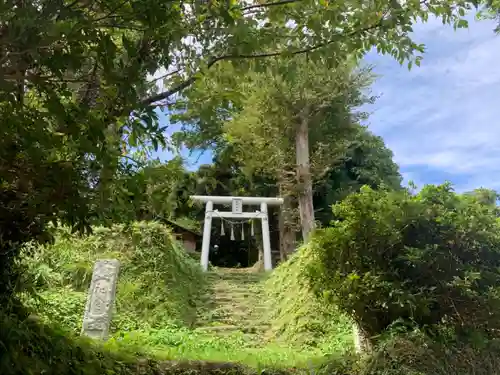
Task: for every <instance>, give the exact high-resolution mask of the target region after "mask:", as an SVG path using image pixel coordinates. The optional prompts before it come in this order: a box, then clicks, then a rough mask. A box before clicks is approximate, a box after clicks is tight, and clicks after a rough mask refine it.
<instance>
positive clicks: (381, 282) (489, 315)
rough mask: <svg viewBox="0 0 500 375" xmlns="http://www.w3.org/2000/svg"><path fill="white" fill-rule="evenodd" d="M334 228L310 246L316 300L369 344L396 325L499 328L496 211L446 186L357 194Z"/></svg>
mask: <svg viewBox="0 0 500 375" xmlns="http://www.w3.org/2000/svg"><path fill="white" fill-rule="evenodd" d="M333 212H334V214H335V215H336V217H337V218H338V220H337V221H336V222H335V223H333V224H332V227H330V228H326V229H323V230H319V231H318V232H317V233H316V235H315V236H314V238H313V239H312V241H311V244H310V246H311V257H310V260H309V266H308V271H307V273H308V278H309V281H310V282H311V285H312V287H313V288H314V290H315V291H316V292H317V293H319V294H321V295H323V296H324V297H325V298H326V299H327V300H328V301H330V302H333V304H334V305H336V306H339V307H340V308H341V309H342V310H343V311H344V312H346V313H348V314H352V315H353V316H354V318H355V319H356V321H357V322H358V323H359V324H360V326H361V328H362V329H363V330H364V331H365V333H367V334H368V335H370V336H374V335H377V334H380V333H381V332H383V331H384V330H385V329H386V328H387V327H388V326H389V325H391V324H392V325H394V324H395V323H396V322H398V321H399V322H402V323H404V324H405V325H409V326H418V327H422V328H425V329H428V330H430V331H436V329H437V325H439V324H444V325H447V326H449V327H452V329H453V330H454V331H456V333H459V334H464V333H467V332H469V331H481V332H483V333H487V334H492V333H493V332H495V330H497V329H499V328H500V291H499V286H500V271H499V270H500V227H499V225H498V222H497V220H496V208H495V207H492V206H490V205H486V204H482V203H481V202H479V201H478V200H477V199H476V198H474V197H473V196H465V195H464V196H461V195H458V194H455V193H454V192H453V191H452V189H451V187H450V185H448V184H445V185H440V186H426V187H424V189H423V190H422V191H421V192H420V193H418V194H416V195H412V194H410V193H409V192H408V191H397V192H387V191H374V190H372V189H370V188H363V189H362V190H361V192H359V193H357V194H353V195H351V196H349V197H348V198H347V199H346V200H344V201H343V202H341V203H338V204H336V205H334V206H333Z"/></svg>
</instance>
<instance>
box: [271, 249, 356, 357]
mask: <svg viewBox="0 0 500 375" xmlns="http://www.w3.org/2000/svg"><path fill="white" fill-rule="evenodd" d="M308 258H309V257H308V249H307V248H301V249H299V250H298V251H297V253H295V255H294V256H293V257H292V258H291V259H290V260H289V261H287V262H286V263H283V264H281V265H280V266H279V267H277V268H276V269H275V270H274V271H273V273H272V274H271V276H270V277H269V279H268V280H266V282H265V285H264V291H265V297H264V299H265V300H266V301H267V304H268V306H269V308H268V315H267V316H266V318H267V319H268V320H269V322H270V324H271V328H270V334H271V336H272V337H273V338H274V339H275V340H277V341H285V342H289V343H293V344H294V345H298V346H307V347H316V348H320V349H321V350H322V351H323V352H327V353H345V352H349V351H352V350H353V349H354V341H353V332H352V321H351V320H350V319H349V318H348V317H347V316H345V315H344V314H342V313H341V312H340V311H338V310H337V309H336V308H335V307H334V306H328V305H325V304H324V303H322V302H321V301H319V300H318V299H317V298H316V297H315V296H314V295H313V294H312V292H311V291H310V289H309V288H308V286H307V284H306V282H305V281H304V279H303V278H302V270H303V269H304V267H305V265H306V264H307V261H308Z"/></svg>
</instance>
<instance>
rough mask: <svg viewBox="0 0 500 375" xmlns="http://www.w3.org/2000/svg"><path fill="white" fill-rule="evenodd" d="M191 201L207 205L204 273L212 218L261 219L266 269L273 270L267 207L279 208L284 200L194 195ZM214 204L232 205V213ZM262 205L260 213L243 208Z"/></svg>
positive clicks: (202, 262) (202, 261) (204, 232)
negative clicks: (219, 208)
mask: <svg viewBox="0 0 500 375" xmlns="http://www.w3.org/2000/svg"><path fill="white" fill-rule="evenodd" d="M191 199H192V200H194V201H198V202H203V203H205V224H204V226H203V243H202V247H201V260H200V263H201V267H202V268H203V270H204V271H206V270H207V269H208V257H209V253H210V234H211V231H212V218H214V217H215V218H230V219H260V220H261V223H262V241H263V245H264V246H263V248H264V269H265V270H266V271H270V270H272V268H273V264H272V259H271V236H270V233H269V216H268V211H267V206H269V205H274V206H279V205H281V204H283V199H282V198H260V197H221V196H208V195H192V196H191ZM214 204H232V210H231V211H219V210H214ZM245 205H246V206H255V205H260V211H255V212H248V211H246V212H245V211H243V206H245Z"/></svg>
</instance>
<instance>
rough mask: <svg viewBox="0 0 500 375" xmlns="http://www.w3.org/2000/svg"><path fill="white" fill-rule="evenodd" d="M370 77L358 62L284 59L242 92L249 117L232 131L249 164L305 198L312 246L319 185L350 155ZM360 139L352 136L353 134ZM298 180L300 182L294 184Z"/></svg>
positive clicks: (303, 216) (236, 119) (242, 116)
mask: <svg viewBox="0 0 500 375" xmlns="http://www.w3.org/2000/svg"><path fill="white" fill-rule="evenodd" d="M370 83H371V76H370V74H369V70H368V71H366V70H358V71H355V68H354V64H353V63H352V62H349V61H347V62H345V63H343V64H338V63H336V62H333V63H332V62H329V61H327V60H324V61H317V62H311V61H308V60H307V59H305V58H304V59H297V58H295V59H292V60H287V61H286V60H285V61H284V60H279V61H276V62H275V64H269V67H268V69H266V70H265V71H264V72H261V73H254V74H253V75H252V78H251V81H250V82H248V83H246V84H245V85H243V86H242V87H241V91H242V94H243V96H244V98H245V99H243V100H242V110H241V111H240V112H239V113H237V114H235V115H234V116H233V118H232V119H231V121H228V122H227V124H226V127H225V130H226V132H227V136H228V139H229V140H230V141H231V142H234V143H235V144H236V145H238V151H239V154H240V155H241V157H242V160H244V162H245V163H246V164H247V165H253V166H254V167H255V168H257V169H261V170H265V171H268V173H272V174H273V175H274V176H275V178H276V179H277V180H278V181H279V183H280V186H282V187H283V188H285V189H287V190H290V189H292V187H293V191H294V192H295V193H296V195H297V198H298V206H299V213H300V221H301V228H302V235H303V239H304V241H306V240H307V238H308V236H309V234H310V232H311V230H312V229H313V228H314V226H315V215H314V206H313V180H314V179H317V180H318V179H322V178H324V177H325V175H326V173H327V172H328V171H329V169H330V168H331V167H332V166H333V165H334V164H335V163H336V162H338V161H340V160H341V158H342V157H343V156H344V154H345V152H346V150H347V148H348V146H349V143H350V142H351V141H352V140H353V139H354V138H353V136H352V135H353V134H354V133H355V132H357V131H358V128H359V125H357V121H358V120H359V119H360V118H361V117H363V115H364V114H363V113H356V107H358V106H359V105H361V104H362V103H364V102H366V101H370V100H371V98H370V97H366V96H365V95H363V94H362V90H363V89H365V88H366V86H368V85H369V84H370ZM350 134H352V135H350ZM289 177H292V180H290V179H289Z"/></svg>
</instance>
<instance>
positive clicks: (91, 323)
mask: <svg viewBox="0 0 500 375" xmlns="http://www.w3.org/2000/svg"><path fill="white" fill-rule="evenodd" d="M119 270H120V262H119V261H118V260H116V259H106V260H98V261H97V262H96V263H95V264H94V271H93V273H92V282H91V283H90V288H89V294H88V296H87V304H86V306H85V312H84V314H83V324H82V335H85V336H89V337H92V338H96V339H101V340H106V339H107V337H108V333H109V325H110V323H111V315H112V310H113V303H114V301H115V294H116V283H117V281H118V273H119Z"/></svg>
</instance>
